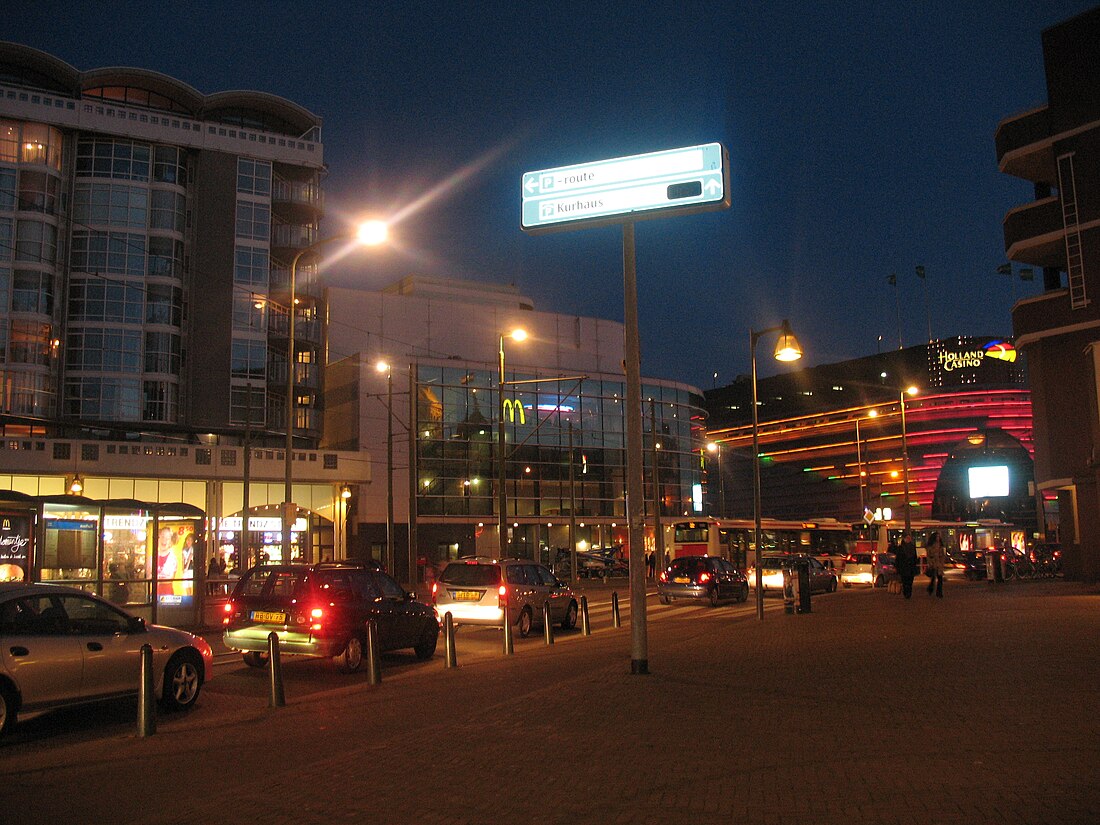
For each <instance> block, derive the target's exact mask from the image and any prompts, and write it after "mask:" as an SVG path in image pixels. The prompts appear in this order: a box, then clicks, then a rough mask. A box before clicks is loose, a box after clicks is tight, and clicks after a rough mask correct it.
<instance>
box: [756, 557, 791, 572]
mask: <svg viewBox="0 0 1100 825" xmlns="http://www.w3.org/2000/svg"><path fill="white" fill-rule="evenodd" d="M785 562H786V559H764V561H762V562H761V563H760V567H761V569H763V570H782V569H783V567H784V564H785Z"/></svg>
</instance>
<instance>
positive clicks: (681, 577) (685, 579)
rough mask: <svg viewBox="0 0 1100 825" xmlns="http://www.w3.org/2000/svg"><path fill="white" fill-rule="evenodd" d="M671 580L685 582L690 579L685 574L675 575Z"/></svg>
mask: <svg viewBox="0 0 1100 825" xmlns="http://www.w3.org/2000/svg"><path fill="white" fill-rule="evenodd" d="M673 581H674V582H676V584H687V583H688V582H689V581H691V579H689V578H688V577H687V576H677V577H676V578H674V579H673Z"/></svg>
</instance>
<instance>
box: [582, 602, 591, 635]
mask: <svg viewBox="0 0 1100 825" xmlns="http://www.w3.org/2000/svg"><path fill="white" fill-rule="evenodd" d="M581 633H582V634H584V635H585V636H591V635H592V623H591V622H590V621H589V619H588V597H587V596H581Z"/></svg>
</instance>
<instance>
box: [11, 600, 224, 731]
mask: <svg viewBox="0 0 1100 825" xmlns="http://www.w3.org/2000/svg"><path fill="white" fill-rule="evenodd" d="M146 644H147V645H150V646H151V647H152V648H153V673H154V687H155V691H156V695H157V696H159V697H160V700H161V704H162V705H163V706H164V707H165V708H166V709H169V710H184V709H187V708H190V707H191V706H193V705H194V704H195V701H196V700H197V699H198V697H199V690H200V689H201V688H202V684H203V682H204V681H205V680H207V679H209V678H210V676H211V675H212V673H213V664H214V657H213V653H212V652H211V650H210V645H209V644H207V642H206V640H205V639H202V638H200V637H198V636H193V635H192V634H190V633H187V632H186V631H183V630H176V629H174V628H170V627H160V626H158V625H147V624H146V623H145V620H144V619H142V618H140V617H138V616H131V615H130V614H129V613H126V612H124V611H122V610H120V609H119V608H118V607H116V606H115V605H113V604H111V603H110V602H107V601H105V600H103V599H100V598H98V597H97V596H93V595H91V594H90V593H86V592H84V591H83V590H79V589H77V588H73V587H62V586H60V585H54V584H28V583H23V582H4V583H0V734H2V733H3V732H4V731H6V730H8V729H9V728H10V727H11V726H12V725H13V724H14V723H15V719H16V715H17V714H20V713H23V714H29V713H37V712H40V711H45V710H52V709H54V708H59V707H65V706H69V705H79V704H83V703H86V702H97V701H102V700H105V699H115V698H118V697H123V696H132V695H134V694H136V693H137V690H138V682H139V679H140V673H141V647H142V645H146Z"/></svg>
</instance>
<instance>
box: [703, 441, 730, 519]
mask: <svg viewBox="0 0 1100 825" xmlns="http://www.w3.org/2000/svg"><path fill="white" fill-rule="evenodd" d="M707 452H708V453H711V454H712V455H713V456H714V457H715V458H716V459H717V465H718V516H719V517H720V518H721V517H724V516H725V515H726V483H725V481H724V480H723V479H722V445H721V444H719V443H718V442H717V441H711V442H709V443H708V444H707Z"/></svg>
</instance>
